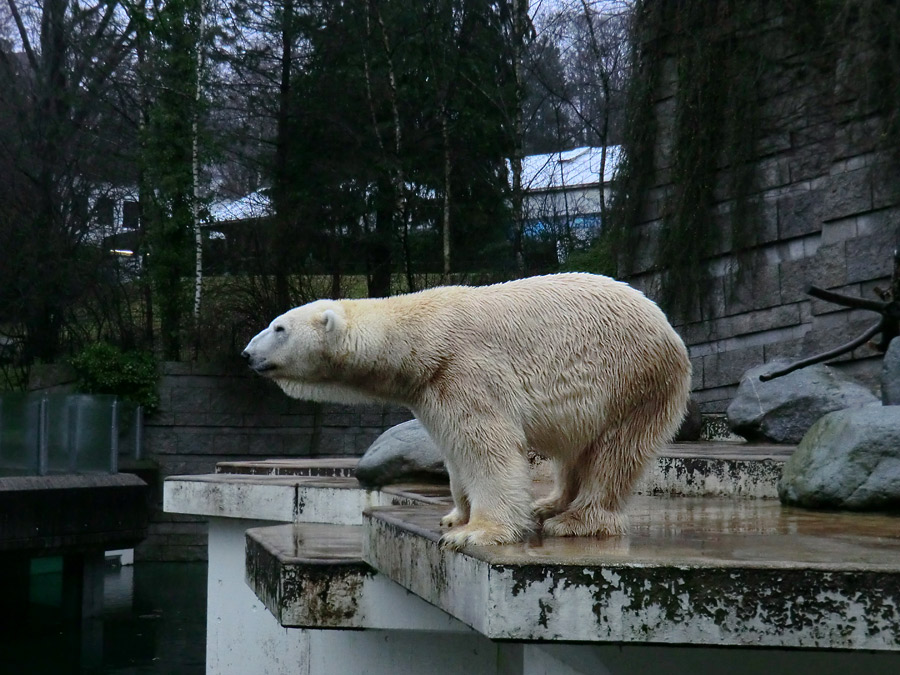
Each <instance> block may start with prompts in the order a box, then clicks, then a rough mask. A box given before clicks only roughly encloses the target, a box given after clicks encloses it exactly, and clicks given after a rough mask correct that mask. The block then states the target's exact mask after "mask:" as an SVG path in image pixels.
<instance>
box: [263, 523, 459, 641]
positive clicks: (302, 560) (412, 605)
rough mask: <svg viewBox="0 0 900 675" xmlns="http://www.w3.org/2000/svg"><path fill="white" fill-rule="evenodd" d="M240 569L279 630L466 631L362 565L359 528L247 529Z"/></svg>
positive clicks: (329, 526)
mask: <svg viewBox="0 0 900 675" xmlns="http://www.w3.org/2000/svg"><path fill="white" fill-rule="evenodd" d="M246 574H247V584H248V585H249V586H250V588H252V589H253V591H254V592H255V593H256V595H257V597H258V598H259V599H260V600H261V601H262V602H263V604H264V605H265V606H266V607H267V608H268V609H269V611H270V612H272V614H273V615H274V616H275V618H276V619H277V620H278V622H279V623H280V624H281V625H282V626H284V627H286V628H317V629H363V628H366V629H380V630H407V631H439V632H460V631H462V632H471V629H469V628H468V627H466V626H464V625H463V624H461V623H460V622H458V621H456V620H455V619H453V618H452V617H450V616H448V615H447V614H445V613H444V612H441V611H440V610H438V609H437V608H435V607H433V606H431V605H429V604H428V603H426V602H424V601H423V600H421V599H419V598H418V597H416V596H415V595H412V594H411V593H409V592H408V591H406V590H405V589H403V588H401V587H400V586H398V585H397V584H395V583H393V582H392V581H391V580H390V579H387V578H386V577H384V576H382V575H379V574H377V573H376V572H375V570H373V569H372V568H371V567H370V566H369V565H367V564H366V563H365V562H363V560H362V529H361V528H360V527H359V526H352V525H281V526H274V527H261V528H254V529H251V530H248V531H247V545H246Z"/></svg>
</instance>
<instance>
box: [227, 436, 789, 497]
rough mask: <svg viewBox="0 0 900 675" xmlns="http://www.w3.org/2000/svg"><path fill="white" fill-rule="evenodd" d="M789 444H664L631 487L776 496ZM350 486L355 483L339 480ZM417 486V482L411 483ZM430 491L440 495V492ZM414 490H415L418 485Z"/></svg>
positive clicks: (309, 462) (289, 462)
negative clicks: (638, 480)
mask: <svg viewBox="0 0 900 675" xmlns="http://www.w3.org/2000/svg"><path fill="white" fill-rule="evenodd" d="M795 449H796V446H792V445H762V444H748V443H742V442H731V441H720V442H701V443H673V444H671V445H668V446H666V447H665V448H664V449H663V450H662V452H661V453H660V456H659V457H657V458H656V461H655V462H654V463H653V464H651V465H650V467H648V469H647V471H646V473H645V474H644V476H643V477H642V480H641V481H640V483H639V484H638V485H637V486H636V488H635V493H636V494H644V495H657V496H662V495H668V496H683V497H717V496H734V497H749V498H757V499H777V497H778V494H777V488H776V486H777V483H778V479H779V478H780V476H781V468H782V465H783V463H784V461H785V460H786V459H787V458H788V457H790V455H791V454H792V453H793V452H794V450H795ZM357 461H358V460H357V459H356V458H346V457H342V458H291V459H286V458H281V459H266V460H259V461H243V462H221V463H219V464H218V465H217V467H216V473H217V474H235V475H253V476H282V477H289V476H290V477H293V476H297V477H335V478H340V477H343V478H352V476H353V475H354V470H355V467H356V462H357ZM542 464H543V463H542V462H540V461H539V462H538V464H537V467H536V472H535V473H536V477H537V478H538V479H539V480H542V481H547V480H550V471H549V469H548V468H546V467H545V466H544V467H542ZM344 485H345V486H355V481H351V482H349V483H345V484H344ZM438 485H440V484H438ZM416 487H417V489H418V488H420V486H419V484H417V485H416ZM435 490H437V491H438V493H439V494H440V495H441V496H446V495H447V493H446V491H444V492H441V491H440V490H439V489H438V488H437V487H436V488H435ZM419 492H421V490H420V489H419Z"/></svg>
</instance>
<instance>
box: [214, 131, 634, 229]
mask: <svg viewBox="0 0 900 675" xmlns="http://www.w3.org/2000/svg"><path fill="white" fill-rule="evenodd" d="M602 152H603V148H594V147H588V146H586V147H583V148H575V149H574V150H563V151H562V152H550V153H546V154H543V155H529V156H528V157H524V158H523V159H522V186H523V187H524V188H525V191H526V192H547V191H551V190H561V189H564V188H575V187H583V186H586V185H597V183H598V180H597V179H598V177H599V175H600V164H601V154H602ZM620 156H621V146H619V145H611V146H609V147H608V148H607V149H606V166H605V167H604V169H605V170H604V175H603V182H604V184H605V183H609V182H610V181H611V180H612V177H613V174H614V173H615V171H616V167H617V166H618V163H619V158H620ZM209 213H210V216H211V220H212V221H214V222H218V223H223V222H233V221H240V220H251V219H254V218H265V217H266V216H269V215H271V205H270V202H269V196H268V195H267V194H266V190H257V191H256V192H251V193H250V194H249V195H245V196H244V197H241V198H240V199H234V200H228V199H221V200H219V201H216V202H214V203H213V204H212V205H211V206H210V208H209Z"/></svg>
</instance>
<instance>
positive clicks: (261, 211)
mask: <svg viewBox="0 0 900 675" xmlns="http://www.w3.org/2000/svg"><path fill="white" fill-rule="evenodd" d="M209 215H210V218H211V219H212V220H213V221H215V222H217V223H224V222H229V221H235V220H250V219H251V218H265V217H266V216H268V215H271V206H270V202H269V196H268V195H267V194H265V192H263V191H262V190H257V191H256V192H251V193H250V194H249V195H245V196H243V197H241V198H240V199H234V200H230V199H222V200H219V201H216V202H214V203H213V204H211V205H210V207H209Z"/></svg>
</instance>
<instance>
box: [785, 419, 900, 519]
mask: <svg viewBox="0 0 900 675" xmlns="http://www.w3.org/2000/svg"><path fill="white" fill-rule="evenodd" d="M778 494H779V496H780V497H781V501H782V502H784V503H785V504H794V505H798V506H805V507H809V508H843V509H856V510H861V509H881V510H884V509H896V508H900V406H869V407H866V408H857V409H853V410H840V411H838V412H833V413H829V414H828V415H825V416H824V417H823V418H822V419H820V420H819V421H818V422H816V423H815V424H814V425H813V427H812V429H810V430H809V433H807V434H806V436H804V437H803V440H802V441H801V443H800V446H799V447H798V448H797V451H796V452H795V453H794V454H793V455H792V456H791V458H790V459H789V460H788V461H787V462H786V463H785V465H784V471H783V472H782V476H781V480H780V481H779V483H778Z"/></svg>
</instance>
